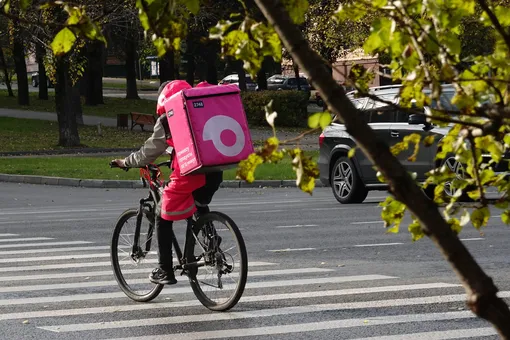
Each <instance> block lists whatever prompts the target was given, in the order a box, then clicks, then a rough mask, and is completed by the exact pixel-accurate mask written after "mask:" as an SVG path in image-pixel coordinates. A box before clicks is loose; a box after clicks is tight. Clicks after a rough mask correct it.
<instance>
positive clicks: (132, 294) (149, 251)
mask: <svg viewBox="0 0 510 340" xmlns="http://www.w3.org/2000/svg"><path fill="white" fill-rule="evenodd" d="M136 217H137V209H129V210H126V211H125V212H124V213H122V215H120V217H119V219H118V221H117V225H116V226H115V229H114V231H113V236H112V243H111V249H110V259H111V262H112V267H113V273H114V275H115V279H116V280H117V283H118V284H119V287H120V289H122V291H123V292H124V293H125V294H126V295H127V296H128V297H129V298H131V299H132V300H135V301H138V302H147V301H150V300H152V299H154V298H155V297H156V296H158V295H159V293H161V290H162V289H163V285H156V284H154V283H152V282H150V281H149V274H150V273H151V271H152V269H153V268H154V266H156V265H157V263H158V257H157V246H156V244H157V243H156V242H157V241H156V237H155V236H156V233H155V229H154V215H153V214H152V213H151V212H149V211H144V214H143V216H142V221H141V225H140V234H139V240H138V247H136V250H135V252H133V243H134V235H135V231H136Z"/></svg>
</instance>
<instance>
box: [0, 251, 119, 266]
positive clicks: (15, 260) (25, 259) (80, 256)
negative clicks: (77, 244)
mask: <svg viewBox="0 0 510 340" xmlns="http://www.w3.org/2000/svg"><path fill="white" fill-rule="evenodd" d="M48 252H51V249H48ZM101 257H110V254H107V253H104V254H71V255H57V256H39V257H37V256H36V257H18V258H10V259H0V263H11V262H12V263H18V262H39V261H61V260H74V259H93V258H101Z"/></svg>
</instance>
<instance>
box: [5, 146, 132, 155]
mask: <svg viewBox="0 0 510 340" xmlns="http://www.w3.org/2000/svg"><path fill="white" fill-rule="evenodd" d="M136 150H138V148H109V149H101V148H74V149H60V150H34V151H7V152H0V156H1V157H6V156H7V157H9V156H45V155H47V156H53V155H75V154H95V153H97V154H102V153H105V154H106V153H123V152H133V151H136Z"/></svg>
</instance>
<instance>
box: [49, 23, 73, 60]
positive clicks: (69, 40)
mask: <svg viewBox="0 0 510 340" xmlns="http://www.w3.org/2000/svg"><path fill="white" fill-rule="evenodd" d="M75 42H76V36H75V35H74V33H73V32H72V31H71V30H70V29H69V28H67V27H65V28H63V29H61V30H60V32H58V33H57V35H56V36H55V38H53V41H52V42H51V49H52V50H53V53H54V54H55V55H56V56H62V55H65V54H66V53H67V52H69V51H70V50H71V48H73V45H74V43H75Z"/></svg>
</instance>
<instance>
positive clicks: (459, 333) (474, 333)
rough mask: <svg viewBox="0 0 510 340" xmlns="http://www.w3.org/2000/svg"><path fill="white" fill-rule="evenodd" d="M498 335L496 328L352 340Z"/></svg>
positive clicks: (446, 339)
mask: <svg viewBox="0 0 510 340" xmlns="http://www.w3.org/2000/svg"><path fill="white" fill-rule="evenodd" d="M497 334H498V333H497V332H496V331H495V330H494V328H490V327H484V328H465V329H452V330H446V331H440V332H421V333H412V334H394V335H384V336H374V337H370V338H357V339H351V340H408V339H413V340H449V339H466V338H473V337H475V336H490V335H497Z"/></svg>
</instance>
